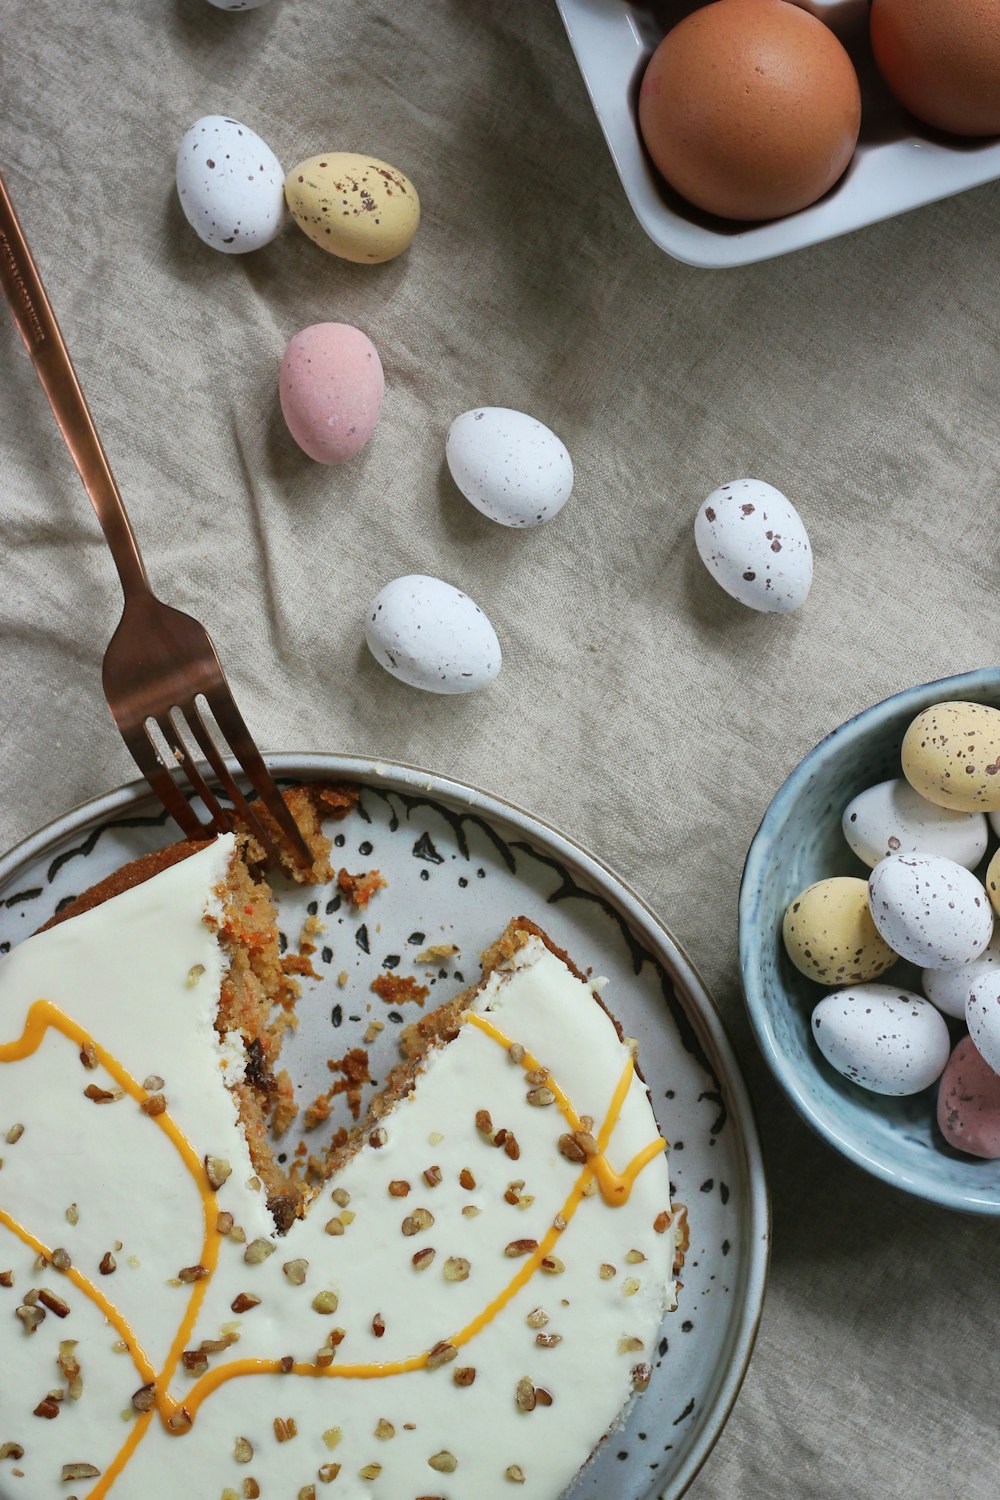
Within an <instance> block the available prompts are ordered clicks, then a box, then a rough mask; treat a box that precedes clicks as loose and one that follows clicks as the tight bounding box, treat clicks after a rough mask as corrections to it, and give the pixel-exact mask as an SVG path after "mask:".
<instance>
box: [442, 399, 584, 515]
mask: <svg viewBox="0 0 1000 1500" xmlns="http://www.w3.org/2000/svg"><path fill="white" fill-rule="evenodd" d="M445 453H446V456H447V459H448V468H449V469H450V470H451V477H452V478H453V479H454V481H455V483H456V484H457V485H458V487H459V489H460V490H461V491H462V494H463V495H464V496H465V498H466V500H468V501H470V502H471V503H472V504H473V505H474V506H475V507H476V509H477V510H479V511H482V513H483V515H484V516H489V518H490V520H491V521H499V523H500V525H501V526H540V525H541V524H542V522H543V521H551V520H552V517H553V516H555V515H558V513H559V512H560V511H561V510H562V508H563V506H564V505H565V504H566V501H567V500H568V499H569V496H570V491H571V490H572V488H573V461H572V459H571V458H570V456H569V454H568V452H567V451H566V448H565V445H564V444H563V443H562V442H561V441H560V439H559V438H557V437H556V435H555V433H554V432H552V431H551V430H550V429H549V428H548V427H546V426H545V425H544V423H542V422H538V421H536V419H535V418H534V417H529V416H526V415H525V413H524V412H520V411H510V410H508V408H507V407H505V406H477V407H476V408H475V409H474V410H473V411H467V412H463V413H462V415H461V416H460V417H456V418H455V420H454V422H452V424H451V427H450V428H449V429H448V439H447V442H446V444H445Z"/></svg>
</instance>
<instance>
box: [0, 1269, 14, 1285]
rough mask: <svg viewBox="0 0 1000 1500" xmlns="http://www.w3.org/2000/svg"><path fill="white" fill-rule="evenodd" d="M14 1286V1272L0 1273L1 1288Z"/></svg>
mask: <svg viewBox="0 0 1000 1500" xmlns="http://www.w3.org/2000/svg"><path fill="white" fill-rule="evenodd" d="M13 1285H14V1272H13V1271H0V1286H13Z"/></svg>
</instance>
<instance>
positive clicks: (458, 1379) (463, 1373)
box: [451, 1365, 476, 1386]
mask: <svg viewBox="0 0 1000 1500" xmlns="http://www.w3.org/2000/svg"><path fill="white" fill-rule="evenodd" d="M475 1378H476V1371H475V1367H474V1366H473V1365H460V1366H459V1368H458V1369H457V1370H454V1371H452V1376H451V1379H452V1384H453V1385H461V1386H467V1385H472V1383H473V1381H474V1380H475Z"/></svg>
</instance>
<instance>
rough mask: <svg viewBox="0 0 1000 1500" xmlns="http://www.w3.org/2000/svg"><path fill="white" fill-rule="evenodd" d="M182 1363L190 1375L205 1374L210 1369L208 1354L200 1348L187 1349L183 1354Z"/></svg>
mask: <svg viewBox="0 0 1000 1500" xmlns="http://www.w3.org/2000/svg"><path fill="white" fill-rule="evenodd" d="M181 1364H182V1365H183V1366H184V1368H185V1370H187V1372H188V1374H189V1375H204V1373H205V1371H206V1370H207V1369H208V1355H207V1354H203V1353H202V1351H201V1350H200V1349H185V1350H184V1353H183V1354H182V1355H181Z"/></svg>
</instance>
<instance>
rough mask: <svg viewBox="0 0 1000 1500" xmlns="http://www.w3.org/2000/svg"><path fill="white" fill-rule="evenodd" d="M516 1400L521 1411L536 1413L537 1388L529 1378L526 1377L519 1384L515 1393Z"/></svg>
mask: <svg viewBox="0 0 1000 1500" xmlns="http://www.w3.org/2000/svg"><path fill="white" fill-rule="evenodd" d="M514 1400H515V1402H516V1403H517V1408H518V1410H519V1411H534V1409H535V1400H536V1398H535V1387H534V1385H533V1383H532V1382H531V1380H529V1378H528V1376H527V1375H525V1376H524V1377H523V1378H522V1379H521V1380H519V1381H518V1382H517V1386H516V1388H515V1391H514Z"/></svg>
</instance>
